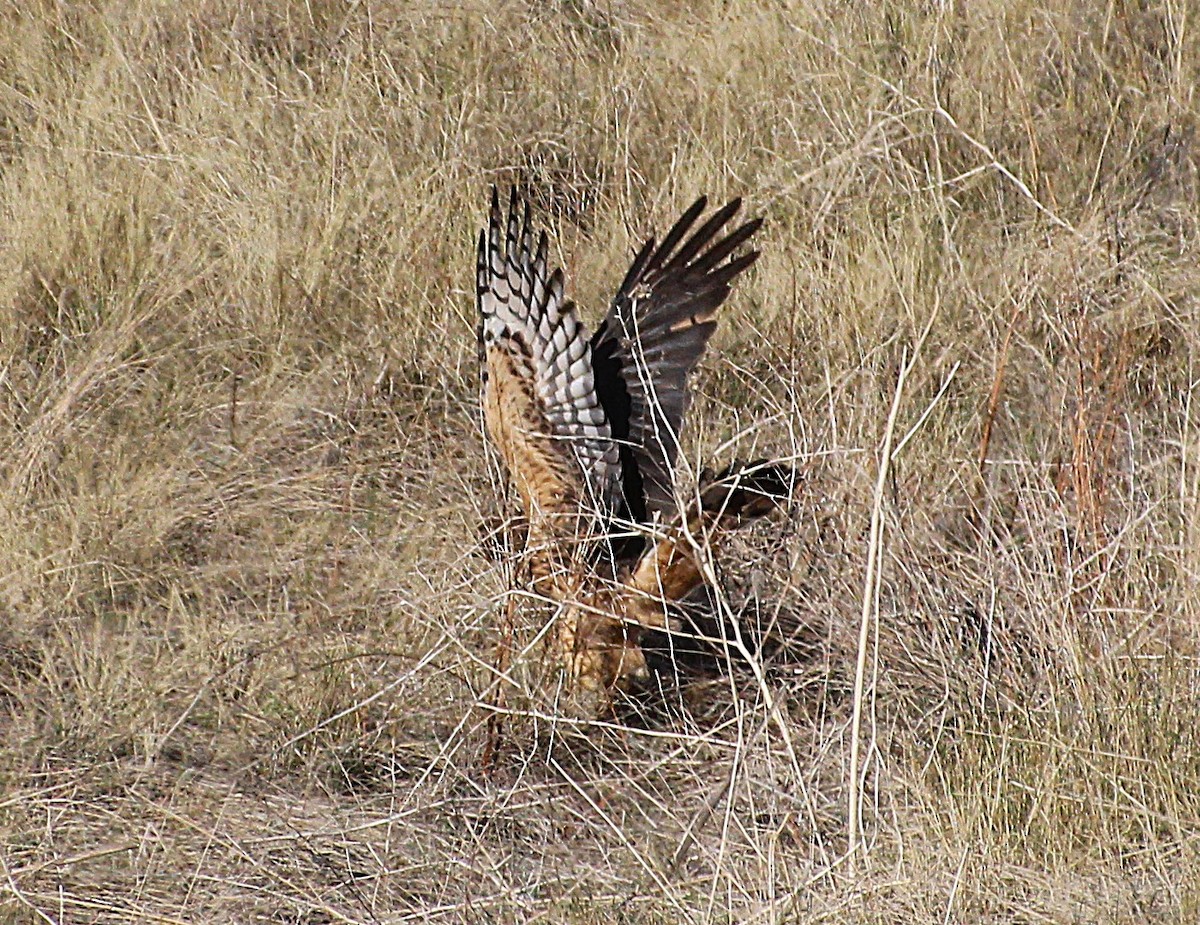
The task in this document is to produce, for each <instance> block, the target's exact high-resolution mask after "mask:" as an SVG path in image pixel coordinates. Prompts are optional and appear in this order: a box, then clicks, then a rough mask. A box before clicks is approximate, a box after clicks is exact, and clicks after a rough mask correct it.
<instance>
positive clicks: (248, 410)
mask: <svg viewBox="0 0 1200 925" xmlns="http://www.w3.org/2000/svg"><path fill="white" fill-rule="evenodd" d="M1192 13H1193V10H1192V9H1191V8H1190V7H1189V6H1188V5H1187V4H1183V3H1174V2H1168V3H1166V4H1160V5H1155V4H1147V5H1144V6H1141V5H1136V4H1131V3H1124V2H1120V3H1118V2H1115V0H1114V2H1112V3H1109V4H1107V5H1105V4H1101V5H1096V4H1090V3H1072V2H1070V0H1016V2H1015V3H1014V2H1003V3H1001V2H990V0H983V2H978V3H971V4H965V3H963V4H952V3H946V4H938V3H930V4H924V5H921V4H908V5H905V4H891V3H886V4H882V5H880V6H878V8H876V9H872V10H869V11H868V8H867V7H865V6H864V7H863V8H862V9H861V11H859V12H851V11H850V7H848V6H847V5H845V4H834V3H824V2H817V3H789V2H786V0H785V2H781V3H776V4H772V5H770V7H769V8H768V7H767V6H766V5H763V4H756V3H750V2H743V0H732V2H726V3H720V4H717V3H700V4H679V3H672V2H668V0H658V2H654V3H648V4H633V3H624V2H619V0H618V2H614V3H604V4H591V3H584V2H561V3H553V4H532V5H526V4H523V3H499V4H496V3H477V2H475V0H464V2H461V3H458V4H456V5H453V6H441V7H438V6H436V5H431V4H396V5H388V4H381V3H365V4H350V5H345V6H343V5H341V4H335V3H330V2H320V3H314V2H310V3H305V4H284V3H281V4H274V5H264V7H263V9H257V5H254V4H242V3H235V2H232V0H198V2H194V3H187V4H171V3H155V2H151V0H137V2H130V3H113V4H103V3H101V4H89V5H85V4H64V3H51V2H43V3H40V4H32V5H31V4H20V5H12V6H10V7H8V8H6V9H5V10H4V11H3V12H2V13H0V209H2V214H3V224H2V226H0V228H2V231H0V730H2V733H3V738H2V741H3V742H4V747H3V751H2V752H0V783H2V785H3V786H2V788H0V828H2V831H3V844H2V847H0V863H2V865H3V868H2V871H0V903H2V904H3V905H0V917H3V918H5V920H12V921H20V922H62V923H66V922H89V921H98V922H130V921H139V922H141V921H145V922H221V921H226V922H250V921H277V922H304V923H318V922H356V923H357V922H363V923H367V922H371V923H374V922H387V923H398V922H405V921H410V920H422V921H468V922H470V921H475V922H518V921H520V922H524V921H532V920H537V921H546V922H564V923H574V925H580V923H601V922H604V923H608V922H630V923H633V922H637V923H657V922H663V923H666V922H679V921H689V922H697V923H699V922H755V923H769V922H806V923H808V922H811V923H817V922H838V923H869V922H876V923H893V922H913V923H918V922H919V923H925V922H935V921H944V922H964V923H1000V922H1004V923H1008V922H1029V923H1035V922H1036V923H1077V922H1089V923H1091V922H1095V923H1111V925H1117V923H1140V922H1145V921H1160V922H1172V921H1173V922H1180V923H1185V922H1186V923H1191V922H1195V921H1196V920H1197V917H1200V886H1198V884H1200V841H1198V838H1200V700H1198V695H1200V665H1198V664H1197V659H1196V657H1195V654H1194V653H1195V651H1196V643H1197V639H1198V635H1200V634H1198V633H1197V627H1198V625H1200V595H1198V594H1197V592H1196V587H1197V572H1198V570H1200V514H1198V511H1200V507H1198V504H1197V502H1198V500H1200V498H1198V495H1200V440H1198V432H1197V424H1198V419H1197V410H1196V408H1195V406H1194V402H1193V398H1194V395H1195V383H1196V382H1197V381H1198V378H1200V376H1198V357H1200V318H1198V317H1197V314H1198V312H1197V304H1198V303H1197V298H1198V297H1200V270H1198V269H1197V260H1196V254H1197V245H1198V244H1200V227H1198V223H1197V215H1198V214H1200V212H1198V207H1200V195H1198V188H1197V165H1198V163H1200V159H1198V155H1197V151H1196V146H1195V127H1196V122H1197V118H1196V117H1197V108H1196V107H1197V101H1196V98H1195V87H1196V86H1197V82H1198V79H1200V38H1198V37H1197V36H1198V33H1197V30H1196V28H1195V25H1196V24H1195V23H1194V22H1193V20H1194V18H1195V17H1194V15H1190V14H1192ZM514 179H518V180H521V181H523V182H525V183H526V184H528V185H529V187H530V188H531V190H532V192H533V194H534V195H535V197H536V201H537V204H538V207H539V209H540V212H541V214H542V215H543V216H544V217H545V218H546V220H547V221H548V222H549V223H550V224H551V225H552V227H553V229H554V230H555V232H556V234H557V240H558V242H559V247H560V248H561V252H560V253H559V255H558V256H559V257H560V259H561V260H562V261H563V262H564V263H565V265H566V266H568V267H569V268H570V271H571V272H570V277H571V279H572V281H573V286H574V294H575V295H576V296H577V297H578V298H579V299H580V301H581V303H582V304H583V305H584V306H585V307H586V308H587V309H588V314H589V316H590V317H594V316H595V314H596V313H598V312H599V311H600V310H601V308H602V307H603V305H604V300H605V296H606V293H608V292H610V291H611V289H612V288H613V287H614V286H615V284H616V282H617V281H618V280H619V277H620V273H621V271H622V269H623V266H622V265H623V262H624V261H626V260H627V259H628V257H629V255H630V253H631V249H632V247H633V245H634V243H635V242H636V241H637V240H638V239H639V238H640V237H641V236H642V235H644V234H645V233H647V232H648V231H649V230H650V229H651V227H652V226H659V227H661V226H662V225H663V224H664V223H665V222H667V221H669V220H670V219H671V218H672V217H673V214H674V213H675V212H676V211H677V210H678V209H679V208H680V207H682V206H683V205H685V204H687V203H688V202H690V201H691V199H692V198H693V197H694V196H695V195H696V194H697V193H698V192H701V191H705V192H708V193H709V194H710V195H711V196H713V197H715V198H720V197H726V196H732V195H745V196H747V197H748V200H749V202H750V204H751V207H752V209H753V210H754V211H755V212H760V213H763V214H765V215H766V216H767V217H768V225H767V227H766V229H765V231H764V233H763V234H762V239H761V244H762V246H763V249H764V257H763V259H762V261H761V262H760V264H759V265H758V267H757V268H756V269H755V271H754V273H753V274H752V276H751V278H750V279H748V280H747V281H746V283H745V285H743V286H742V287H741V288H740V289H739V291H738V293H737V294H736V296H735V298H734V299H733V301H732V303H731V305H730V306H729V308H728V309H727V311H726V318H725V324H724V327H723V331H722V333H721V334H720V335H719V338H718V340H717V343H716V349H715V351H714V354H713V356H711V357H710V358H709V360H708V361H707V362H706V364H705V367H704V370H703V373H702V375H701V377H700V379H699V382H698V388H699V392H700V397H699V398H698V400H697V402H696V404H695V406H694V414H693V427H692V430H691V433H690V436H689V446H690V447H693V448H694V449H695V453H694V454H693V457H692V458H693V459H694V460H695V461H697V462H699V461H707V460H708V459H709V458H710V457H713V456H716V457H717V458H718V459H719V460H721V461H727V460H728V459H729V458H730V457H731V456H733V455H735V454H736V455H740V456H743V457H746V456H751V455H761V454H763V453H772V454H778V455H785V456H794V457H795V458H796V459H798V460H799V462H800V464H801V465H802V467H803V469H804V471H805V477H806V481H805V484H804V488H803V490H802V492H801V493H800V495H799V496H798V498H797V502H796V504H795V506H794V509H793V510H792V511H791V512H789V515H788V517H787V518H785V519H784V520H783V521H782V522H775V523H773V524H770V525H767V526H765V527H763V528H761V529H759V530H757V531H755V532H754V533H752V534H751V535H749V536H747V537H746V538H744V540H743V541H742V542H741V543H740V545H739V546H738V547H737V548H734V549H730V550H728V551H726V552H725V553H723V554H722V555H721V556H720V557H719V562H720V565H721V567H722V568H723V569H724V570H725V571H726V572H727V573H728V575H729V577H730V582H729V586H730V591H729V597H730V599H731V601H732V602H733V603H734V604H739V603H740V602H743V601H745V600H746V599H747V596H748V595H749V594H750V590H751V589H752V590H753V592H754V593H753V595H752V597H753V598H754V600H755V601H757V603H756V604H755V605H754V607H752V608H751V610H750V611H749V612H747V614H746V615H745V616H744V619H745V621H746V627H747V631H748V632H749V630H750V628H751V625H752V624H757V623H771V622H772V621H774V624H775V625H774V626H773V628H772V630H771V632H770V633H769V634H768V635H769V636H770V638H771V639H772V645H773V646H775V649H771V650H770V651H764V652H762V653H758V654H756V658H755V665H754V666H753V668H754V670H746V669H745V668H743V669H741V670H740V671H739V672H738V673H737V674H736V675H735V677H733V678H732V680H730V681H726V682H720V681H718V682H715V683H713V684H711V685H709V687H708V688H707V689H705V690H702V691H695V690H693V691H691V692H690V694H689V696H690V702H689V704H687V705H684V706H681V707H680V708H679V709H676V710H673V711H671V712H670V713H669V715H668V716H665V717H663V718H660V719H659V720H657V721H655V722H654V723H651V724H649V725H648V726H647V727H646V728H641V727H633V728H629V729H625V730H620V729H605V728H597V729H592V730H586V729H585V730H580V729H576V728H574V727H572V726H571V725H570V724H568V723H565V721H563V722H560V721H556V720H555V719H554V717H553V716H551V715H546V716H541V717H534V716H524V717H519V716H518V717H512V718H511V719H510V723H509V727H510V731H511V733H512V735H511V737H510V748H509V750H508V752H506V753H505V756H504V758H503V761H502V763H501V766H500V767H498V768H497V769H496V771H495V773H494V774H493V775H491V776H490V777H489V776H487V775H485V774H484V772H483V769H482V768H481V766H480V751H481V747H482V744H483V740H484V726H485V724H486V720H487V716H488V712H487V709H486V707H487V704H488V703H489V702H490V694H489V688H490V685H491V683H492V677H491V674H490V671H489V664H490V658H491V651H492V645H493V643H494V634H493V628H494V627H496V626H497V625H498V622H499V619H500V615H501V614H502V612H503V608H504V590H505V587H506V584H505V579H504V576H503V575H502V574H501V573H500V570H499V569H498V568H496V567H495V566H493V565H492V564H491V563H489V562H488V561H487V560H486V558H485V557H483V556H481V555H479V554H478V552H477V543H478V524H479V522H480V520H481V518H483V517H484V516H490V515H493V514H495V513H496V512H497V510H498V501H497V498H496V490H495V479H494V477H493V476H492V475H490V474H489V470H488V467H487V465H486V464H485V462H484V460H485V459H486V457H485V455H484V453H483V448H482V442H481V439H480V436H479V426H478V423H477V405H476V402H477V399H476V371H475V345H474V342H473V335H472V330H473V318H472V312H473V306H472V295H471V293H470V287H471V285H472V270H471V268H472V238H473V234H474V232H475V229H476V228H477V226H478V224H479V222H480V221H481V218H482V215H483V209H484V205H485V197H486V190H487V187H488V184H490V183H492V182H499V183H506V182H508V181H510V180H514ZM926 328H928V334H927V336H925V337H924V339H923V340H922V332H924V331H925V329H926ZM909 362H911V363H912V367H911V372H910V373H909V374H908V376H907V379H906V381H905V383H904V388H903V390H902V392H901V394H900V395H899V397H898V400H897V401H896V403H895V408H896V415H895V420H894V427H893V438H894V443H893V449H894V452H893V453H892V454H891V457H890V459H889V460H888V461H887V462H888V465H887V467H886V469H887V471H886V473H885V476H886V477H885V478H884V479H882V481H880V482H879V484H880V487H881V489H882V490H881V491H880V492H878V493H877V492H876V483H877V481H878V474H879V471H880V466H881V464H882V462H883V460H881V457H880V447H881V446H882V445H883V437H884V432H885V425H886V423H887V422H888V418H889V410H890V409H891V408H892V405H893V398H894V396H895V393H896V388H897V381H898V372H899V370H900V369H901V368H902V366H903V365H904V364H906V363H909ZM733 438H737V439H736V442H735V443H732V444H731V443H728V441H730V440H731V439H733ZM872 523H874V524H875V529H874V530H872ZM781 538H782V539H781ZM871 548H874V549H875V551H876V553H875V554H876V560H877V564H878V569H877V572H876V573H875V577H876V578H877V581H865V580H864V576H865V575H866V574H867V562H868V558H869V554H870V549H871ZM864 589H866V590H865V592H864ZM864 594H865V601H866V608H865V615H866V630H867V632H866V634H865V637H864V638H865V640H866V645H867V648H866V650H865V656H866V658H865V661H864V669H865V671H864V673H863V678H862V681H863V684H862V688H861V694H860V697H859V700H858V702H859V705H860V706H861V708H862V709H861V726H860V730H861V749H860V760H859V764H858V767H859V771H860V775H861V776H860V779H858V780H855V781H852V782H851V781H848V780H847V776H848V769H849V766H850V761H849V755H850V740H851V728H850V726H851V720H852V715H853V710H852V705H853V702H854V699H855V698H854V694H853V687H854V680H855V671H854V667H855V661H856V657H857V655H858V651H859V650H858V638H859V627H860V623H859V620H860V615H862V614H863V612H864V606H863V605H864ZM793 632H794V633H796V634H798V635H797V639H796V640H793V644H792V645H791V646H783V647H782V648H783V649H784V650H785V651H782V652H780V651H776V649H778V648H779V647H780V637H781V636H786V635H787V634H788V633H793ZM769 705H774V707H773V708H771V707H770V706H769ZM851 788H856V790H857V796H858V797H860V798H861V805H862V847H861V849H860V850H859V851H858V852H856V854H855V855H854V857H853V858H852V859H849V860H848V859H847V831H848V827H847V816H846V814H847V807H848V800H849V794H850V792H851Z"/></svg>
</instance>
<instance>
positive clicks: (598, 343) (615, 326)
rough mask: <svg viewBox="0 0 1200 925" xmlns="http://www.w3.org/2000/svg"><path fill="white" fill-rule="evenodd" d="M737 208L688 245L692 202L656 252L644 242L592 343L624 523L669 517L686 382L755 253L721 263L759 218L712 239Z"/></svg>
mask: <svg viewBox="0 0 1200 925" xmlns="http://www.w3.org/2000/svg"><path fill="white" fill-rule="evenodd" d="M741 204H742V201H741V199H735V200H733V201H732V202H730V203H729V204H728V205H726V206H724V207H723V208H721V209H719V210H718V211H717V212H715V213H713V215H712V216H711V217H710V218H709V219H708V220H707V221H706V222H705V223H704V224H703V225H701V226H700V228H699V229H698V230H697V231H695V232H694V233H693V234H692V235H691V237H687V235H688V232H690V231H691V229H692V226H693V225H695V224H696V221H697V219H699V217H700V215H701V214H702V213H703V212H704V209H705V208H706V206H707V205H708V200H707V199H706V198H705V197H703V196H701V197H700V198H699V199H698V200H696V202H695V203H694V204H693V205H692V207H691V208H690V209H688V210H687V211H686V212H685V213H684V214H683V215H682V217H680V219H679V221H677V222H676V223H675V226H674V227H673V228H672V229H671V230H670V231H669V232H668V233H667V236H666V237H665V238H663V240H662V243H661V244H659V243H657V242H656V241H655V239H654V238H650V240H648V241H647V242H646V243H645V244H644V245H643V246H642V249H641V250H640V251H639V252H638V255H637V257H635V258H634V261H633V265H632V266H631V267H630V268H629V272H628V273H627V274H626V276H625V281H624V282H622V283H621V287H620V289H618V290H617V294H616V297H615V298H614V299H613V303H612V307H611V308H610V310H609V312H608V315H607V316H606V317H605V319H604V322H603V323H602V324H601V325H600V328H599V329H598V330H597V331H596V333H595V335H594V336H593V337H592V344H591V346H592V365H593V367H594V369H595V383H596V389H597V390H598V393H599V397H600V402H601V404H602V406H603V409H604V413H605V416H606V418H607V420H608V423H609V427H610V428H611V433H612V437H613V438H614V439H615V440H616V441H617V444H618V446H619V447H620V450H619V453H620V471H621V475H622V490H623V493H624V500H625V506H626V513H627V515H628V516H629V517H630V518H631V519H632V520H635V521H645V520H647V519H648V517H649V515H652V514H654V513H656V512H658V513H667V512H670V511H674V509H675V498H674V469H675V459H676V457H677V456H678V453H679V431H680V428H681V427H682V425H683V416H684V412H685V411H686V410H687V402H688V394H687V377H688V373H690V372H691V371H692V369H693V368H694V367H695V366H696V363H697V362H698V361H699V359H700V357H701V355H702V354H703V353H704V348H705V346H706V345H707V344H708V340H709V338H710V337H712V334H713V331H714V330H716V321H715V315H716V310H717V308H718V307H720V305H721V303H722V302H724V301H725V299H726V297H727V296H728V295H729V289H730V286H731V284H732V282H733V280H734V278H735V277H736V276H737V275H738V274H739V273H741V272H742V271H743V270H745V269H746V268H747V267H749V266H750V265H751V264H752V263H754V261H755V260H757V259H758V251H749V252H747V253H744V254H742V255H740V256H738V257H735V258H733V259H728V258H730V256H731V255H732V254H733V253H734V252H735V251H736V250H737V249H738V248H739V247H740V246H741V245H742V244H744V243H745V242H746V241H747V240H748V239H749V238H750V236H751V235H753V234H754V232H755V231H757V230H758V228H759V226H760V225H761V224H762V220H761V219H755V220H753V221H750V222H746V223H745V224H743V225H740V226H739V227H737V228H736V229H734V230H733V231H732V232H730V233H729V234H727V235H725V237H720V234H721V232H722V231H723V229H724V228H725V227H726V225H728V223H729V221H730V219H732V218H733V217H734V215H736V214H737V212H738V209H740V208H741ZM684 238H687V240H686V241H684ZM681 242H682V243H681Z"/></svg>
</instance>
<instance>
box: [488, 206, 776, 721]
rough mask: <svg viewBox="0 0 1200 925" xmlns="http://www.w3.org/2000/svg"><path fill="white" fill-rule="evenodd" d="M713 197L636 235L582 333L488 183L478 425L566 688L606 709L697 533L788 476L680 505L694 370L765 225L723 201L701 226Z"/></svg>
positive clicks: (662, 618)
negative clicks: (612, 287)
mask: <svg viewBox="0 0 1200 925" xmlns="http://www.w3.org/2000/svg"><path fill="white" fill-rule="evenodd" d="M707 204H708V203H707V199H706V198H705V197H701V198H700V199H698V200H697V201H696V202H695V203H694V204H693V205H692V206H691V208H689V209H688V210H687V211H686V212H684V213H683V215H682V216H681V217H680V218H679V220H678V221H677V222H676V223H675V224H674V226H673V227H672V228H671V230H670V231H669V232H667V234H666V236H665V237H663V238H662V240H661V241H658V240H657V239H655V238H650V239H649V240H648V241H646V242H645V244H644V245H643V246H642V248H641V249H640V250H639V251H638V253H637V255H636V257H634V260H633V264H632V265H631V266H630V268H629V271H628V272H627V273H626V274H625V278H624V280H623V281H622V282H621V284H620V286H619V287H618V288H617V292H616V295H615V296H614V298H613V300H612V304H611V307H610V308H609V310H608V313H607V314H606V315H605V317H604V319H603V321H601V323H600V325H599V327H598V328H597V329H596V331H595V332H594V333H593V334H592V335H591V336H590V337H589V336H588V335H587V333H586V332H585V330H584V328H583V325H582V324H581V323H580V320H579V317H578V314H577V312H576V308H575V305H574V303H572V302H571V301H569V300H568V299H567V298H566V295H565V291H564V284H563V272H562V270H561V269H559V268H557V267H552V266H551V264H550V258H549V254H548V252H549V242H548V238H547V236H546V233H545V232H544V231H541V232H538V233H535V231H534V229H533V227H532V224H531V209H530V205H529V202H528V201H527V200H525V199H523V197H521V196H520V195H519V194H518V192H517V190H516V188H514V189H513V190H512V193H511V196H510V200H509V206H508V213H507V215H505V214H504V213H503V211H502V210H501V205H500V196H499V193H498V191H497V190H496V189H495V188H494V187H493V189H492V201H491V210H490V215H489V218H488V223H487V227H486V228H484V229H483V230H482V231H481V233H480V235H479V248H478V260H477V289H476V291H477V305H478V309H479V319H478V322H479V327H478V338H479V348H480V356H481V363H482V380H483V396H482V404H483V417H484V421H485V425H486V429H487V432H488V435H489V437H490V439H491V442H492V444H493V445H494V447H495V449H496V451H497V453H498V455H499V457H500V461H501V463H502V465H503V468H504V470H505V472H506V473H507V477H508V480H509V482H510V484H511V486H512V488H513V489H514V490H515V493H516V495H517V497H518V499H519V503H520V507H521V514H522V515H523V519H524V522H525V525H526V529H527V532H526V536H525V549H524V577H525V579H526V580H527V582H528V585H529V589H528V590H529V591H530V592H531V596H533V597H534V598H536V599H539V600H542V601H544V602H546V603H547V604H548V605H549V606H550V607H551V608H552V610H553V620H554V625H553V626H552V627H551V632H550V633H549V635H548V640H549V643H550V646H551V648H552V650H553V652H554V655H555V658H556V661H557V662H558V663H559V664H560V665H561V666H562V667H563V668H564V669H565V672H566V678H567V681H568V685H569V687H570V688H571V689H573V690H574V691H576V692H579V693H581V694H590V695H592V696H594V697H598V698H599V700H600V701H601V702H606V703H611V696H612V694H613V693H614V692H616V691H618V690H627V689H629V688H630V686H631V685H633V684H635V683H636V682H637V681H639V680H641V679H644V678H645V676H646V671H647V669H646V660H645V657H644V653H643V652H642V649H641V646H640V639H641V635H642V633H643V632H644V631H645V630H647V629H654V630H663V631H668V632H669V631H670V630H671V622H670V619H669V618H668V616H667V614H668V609H669V607H670V605H671V604H673V603H674V602H677V601H680V600H682V599H683V598H684V597H686V596H687V595H688V594H689V593H690V592H692V591H693V590H695V589H696V588H697V587H698V586H699V585H700V584H701V583H702V582H703V580H704V579H703V573H702V562H701V559H700V548H699V547H698V545H697V542H696V540H697V538H699V537H702V536H705V535H710V536H711V535H712V534H714V533H715V532H717V531H720V530H723V529H729V528H731V527H735V526H737V525H738V524H739V523H741V522H743V521H745V520H746V519H748V518H751V517H755V516H758V515H760V514H763V513H765V512H766V511H768V510H770V509H771V508H772V507H773V506H774V504H775V503H776V502H777V501H778V500H779V499H780V498H782V497H784V496H786V495H787V493H788V486H789V484H790V482H791V476H792V473H791V470H790V469H789V468H785V467H779V466H772V465H766V464H761V463H759V464H751V465H747V466H734V467H731V468H730V469H728V470H726V471H724V472H723V473H721V474H720V475H718V476H715V477H714V476H708V477H705V478H702V482H701V486H700V489H699V490H698V492H697V493H696V495H695V497H694V498H693V499H692V501H691V503H690V504H689V505H687V506H686V507H685V508H684V509H682V510H681V508H680V505H679V503H678V501H677V499H676V492H675V463H676V459H677V456H678V453H679V432H680V429H681V427H682V424H683V419H684V414H685V411H686V408H687V404H688V391H687V380H688V375H689V373H690V372H691V371H692V370H693V369H694V368H695V366H696V363H697V362H698V361H699V359H700V357H701V356H702V354H703V353H704V350H705V347H706V345H707V344H708V341H709V339H710V338H711V337H712V334H713V331H714V330H715V329H716V312H717V309H718V308H719V307H720V305H721V304H722V303H723V302H724V301H725V299H726V297H727V296H728V295H729V292H730V287H731V285H732V284H733V282H734V280H735V279H736V278H737V277H738V276H739V275H740V274H742V273H743V272H744V271H745V270H746V269H747V268H748V267H750V266H751V265H752V264H753V263H754V262H755V260H757V259H758V256H759V252H758V251H754V250H745V249H744V248H743V245H744V244H745V243H746V242H747V241H749V239H750V238H751V237H752V236H753V235H754V233H755V232H756V231H757V230H758V228H759V226H760V225H761V223H762V220H761V219H754V220H752V221H748V222H745V223H744V224H739V225H735V226H734V227H732V229H731V222H733V219H734V217H735V216H736V215H737V213H738V211H739V209H740V208H741V200H740V199H735V200H733V201H732V202H730V203H729V204H727V205H725V206H723V207H722V208H720V209H718V210H716V211H715V212H714V213H713V214H712V215H711V216H709V217H708V218H707V219H706V220H704V221H703V222H700V219H701V216H702V215H703V214H704V212H705V210H706V208H707ZM697 223H699V227H697Z"/></svg>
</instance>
